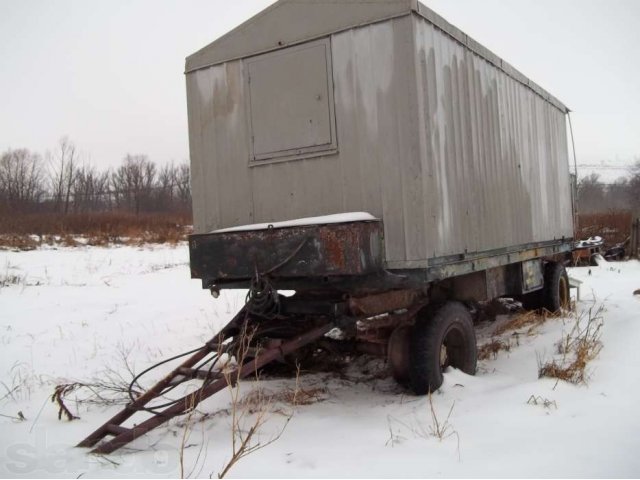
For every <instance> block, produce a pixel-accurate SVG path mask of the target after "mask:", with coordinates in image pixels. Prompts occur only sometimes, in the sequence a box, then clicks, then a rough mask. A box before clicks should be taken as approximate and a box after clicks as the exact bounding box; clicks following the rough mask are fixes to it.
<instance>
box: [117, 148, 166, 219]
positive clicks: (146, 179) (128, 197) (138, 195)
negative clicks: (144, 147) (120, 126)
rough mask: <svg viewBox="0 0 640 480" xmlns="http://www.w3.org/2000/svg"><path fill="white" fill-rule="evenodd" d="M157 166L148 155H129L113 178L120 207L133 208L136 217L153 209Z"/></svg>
mask: <svg viewBox="0 0 640 480" xmlns="http://www.w3.org/2000/svg"><path fill="white" fill-rule="evenodd" d="M155 178H156V165H155V163H153V162H151V161H149V159H148V158H147V156H146V155H127V156H126V157H125V158H124V161H123V163H122V165H121V166H120V167H118V169H117V170H116V171H115V172H113V174H112V176H111V184H112V187H113V189H114V190H115V193H116V199H117V202H118V205H119V206H121V207H122V206H124V207H125V208H132V209H133V210H134V211H135V213H136V215H137V214H139V213H140V211H141V209H147V210H148V209H149V208H151V207H152V203H153V202H152V191H153V187H154V182H155Z"/></svg>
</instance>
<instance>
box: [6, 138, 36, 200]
mask: <svg viewBox="0 0 640 480" xmlns="http://www.w3.org/2000/svg"><path fill="white" fill-rule="evenodd" d="M44 193H45V186H44V173H43V169H42V160H41V158H40V156H39V155H37V154H35V153H32V152H30V151H29V150H27V149H18V150H7V151H6V152H4V153H3V154H2V157H0V199H2V200H3V202H4V203H5V205H7V206H8V207H9V208H12V209H25V208H34V207H35V206H36V205H37V204H38V203H39V202H40V200H41V199H42V197H43V195H44Z"/></svg>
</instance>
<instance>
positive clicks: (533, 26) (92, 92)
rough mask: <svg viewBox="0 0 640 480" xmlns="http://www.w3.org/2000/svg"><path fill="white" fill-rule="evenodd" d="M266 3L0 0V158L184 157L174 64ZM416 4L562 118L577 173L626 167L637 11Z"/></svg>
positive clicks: (498, 1)
mask: <svg viewBox="0 0 640 480" xmlns="http://www.w3.org/2000/svg"><path fill="white" fill-rule="evenodd" d="M270 3H272V2H271V1H270V0H226V1H223V0H135V1H130V0H109V1H97V0H96V1H87V0H56V1H51V0H0V60H1V63H0V65H1V67H0V151H4V150H6V149H7V148H22V147H26V148H30V149H32V150H35V151H38V152H41V153H44V151H45V150H47V149H52V148H53V147H55V144H56V142H57V141H58V139H59V138H60V137H61V136H62V135H68V136H69V137H70V138H71V139H72V140H73V141H74V142H75V143H76V144H77V146H78V147H79V149H80V151H81V152H82V153H83V154H84V155H85V158H87V159H89V160H90V161H91V163H93V164H95V165H97V166H99V167H107V166H114V165H117V164H119V163H120V161H121V159H122V157H123V156H124V155H125V154H127V153H132V154H136V153H146V154H148V155H149V156H150V158H151V159H152V160H155V161H156V162H158V163H161V164H162V163H165V162H168V161H171V160H175V161H182V160H186V159H187V158H188V136H187V115H186V100H185V84H184V76H183V73H182V72H183V69H184V58H185V57H186V56H187V55H189V54H191V53H193V52H194V51H196V50H198V49H199V48H201V47H203V46H204V45H206V44H207V43H209V42H211V41H212V40H214V39H215V38H217V37H219V36H220V35H222V34H223V33H225V32H226V31H228V30H230V29H232V28H233V27H235V26H236V25H238V24H240V23H241V22H243V21H244V20H246V19H248V18H249V17H250V16H251V15H253V14H255V13H257V12H259V11H260V10H262V9H263V8H264V7H266V6H267V5H269V4H270ZM424 3H425V4H426V5H428V6H429V7H431V8H433V9H434V10H435V11H437V12H438V13H440V14H441V15H442V16H444V17H445V18H446V19H447V20H448V21H450V22H451V23H453V24H454V25H456V26H457V27H458V28H460V29H462V30H463V31H465V32H466V33H467V34H469V35H471V36H472V37H474V38H475V39H476V40H477V41H479V42H480V43H481V44H483V45H485V46H486V47H488V48H489V49H490V50H492V51H493V52H494V53H496V54H497V55H498V56H500V57H502V58H504V59H505V60H507V61H508V62H509V63H511V64H512V65H513V66H515V67H516V68H518V69H519V70H521V71H522V72H523V73H524V74H525V75H527V76H528V77H530V78H531V79H533V80H534V81H536V82H537V83H538V84H539V85H541V86H542V87H543V88H545V89H546V90H548V91H550V92H551V93H552V94H554V95H555V96H556V97H558V98H559V99H560V100H561V101H563V102H564V103H565V104H566V105H568V106H569V107H570V108H571V109H572V110H573V111H574V113H573V114H572V119H573V126H574V131H575V137H576V150H577V153H578V162H579V163H580V164H600V163H602V162H605V163H606V164H607V165H608V166H609V169H608V171H609V173H611V172H612V171H615V170H612V169H611V166H612V165H614V166H615V165H626V164H629V163H631V162H632V161H633V159H634V157H635V158H639V159H640V0H511V1H508V2H507V1H505V0H426V1H424ZM585 170H586V169H585ZM620 173H621V174H623V173H624V171H622V170H621V171H620ZM615 176H617V175H614V177H615Z"/></svg>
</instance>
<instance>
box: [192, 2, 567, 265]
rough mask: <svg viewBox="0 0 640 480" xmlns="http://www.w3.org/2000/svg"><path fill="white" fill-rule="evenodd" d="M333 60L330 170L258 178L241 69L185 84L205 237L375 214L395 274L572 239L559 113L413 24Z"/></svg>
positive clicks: (339, 41) (382, 26)
mask: <svg viewBox="0 0 640 480" xmlns="http://www.w3.org/2000/svg"><path fill="white" fill-rule="evenodd" d="M331 50H332V63H333V79H334V97H335V116H336V129H337V138H338V153H337V154H335V155H327V156H325V157H317V158H307V159H298V160H292V161H288V162H283V163H265V164H263V165H258V166H251V167H250V166H249V156H250V152H249V147H250V138H249V136H250V133H249V130H250V129H249V121H248V115H247V84H246V82H245V78H244V74H245V72H244V63H243V61H242V60H234V61H230V62H227V63H223V64H219V65H216V66H213V67H208V68H204V69H201V70H196V71H194V72H190V73H188V74H187V102H188V111H189V136H190V138H189V141H190V149H191V159H192V188H193V206H194V222H195V229H196V231H197V232H206V231H210V230H213V229H216V228H224V227H230V226H235V225H240V224H246V223H254V222H269V221H279V220H287V219H292V218H299V217H305V216H316V215H325V214H331V213H340V212H346V211H368V212H370V213H372V214H373V215H376V216H378V217H381V218H383V220H384V227H385V246H386V257H387V260H388V261H389V265H390V267H394V268H403V267H407V268H411V267H419V266H425V265H426V264H427V261H428V259H429V258H432V257H434V256H435V257H439V256H444V255H450V254H458V253H463V252H465V251H467V252H476V251H483V250H489V249H494V248H500V247H505V246H511V245H519V244H524V243H529V242H535V241H544V240H551V239H554V238H559V237H561V236H563V235H564V236H566V237H570V236H571V234H572V223H571V222H572V220H571V204H570V202H571V200H570V190H569V175H568V165H567V145H566V133H565V123H564V122H565V118H564V114H563V113H562V112H561V111H560V110H558V109H557V108H555V107H554V106H552V105H551V104H550V103H548V102H546V101H545V100H543V99H542V98H541V97H539V96H538V95H536V94H535V93H534V92H533V91H531V90H530V89H528V88H526V87H525V86H523V85H522V84H521V83H518V82H517V81H516V80H513V79H512V78H511V77H509V76H507V75H506V74H505V73H504V72H503V71H501V70H499V69H498V68H496V67H495V66H493V65H491V64H489V63H488V62H487V61H485V60H483V59H482V58H481V57H479V56H477V55H475V54H473V53H472V52H470V51H469V50H468V49H466V48H465V47H463V46H462V45H460V44H459V43H458V42H456V41H455V40H453V39H452V38H451V37H449V36H448V35H447V34H445V33H443V32H442V31H441V30H438V29H437V28H435V27H433V26H432V24H430V23H429V22H427V21H426V20H424V19H423V18H422V17H420V16H418V15H416V14H411V15H407V16H404V17H399V18H395V19H392V20H388V21H384V22H380V23H375V24H371V25H367V26H363V27H360V28H354V29H350V30H346V31H343V32H340V33H337V34H334V35H332V36H331ZM292 74H293V75H295V72H292Z"/></svg>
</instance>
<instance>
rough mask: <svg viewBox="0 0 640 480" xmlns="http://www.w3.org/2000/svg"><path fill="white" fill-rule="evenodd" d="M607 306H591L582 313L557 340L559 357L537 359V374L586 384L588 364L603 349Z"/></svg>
mask: <svg viewBox="0 0 640 480" xmlns="http://www.w3.org/2000/svg"><path fill="white" fill-rule="evenodd" d="M603 311H604V305H600V306H598V307H596V306H592V307H591V308H589V309H588V310H585V311H584V312H582V313H581V314H580V315H579V316H578V317H576V318H575V321H574V323H573V325H572V328H571V330H570V331H569V332H568V333H566V334H563V336H562V338H561V340H560V342H558V355H560V357H559V358H554V359H552V360H550V361H548V362H543V361H541V360H539V361H538V376H539V377H550V378H556V379H558V380H564V381H566V382H569V383H573V384H586V383H587V381H588V379H589V370H588V369H587V365H588V363H589V362H590V361H591V360H593V359H594V358H596V357H597V356H598V354H599V353H600V350H602V342H601V341H600V337H601V334H602V326H603V317H602V313H603Z"/></svg>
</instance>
